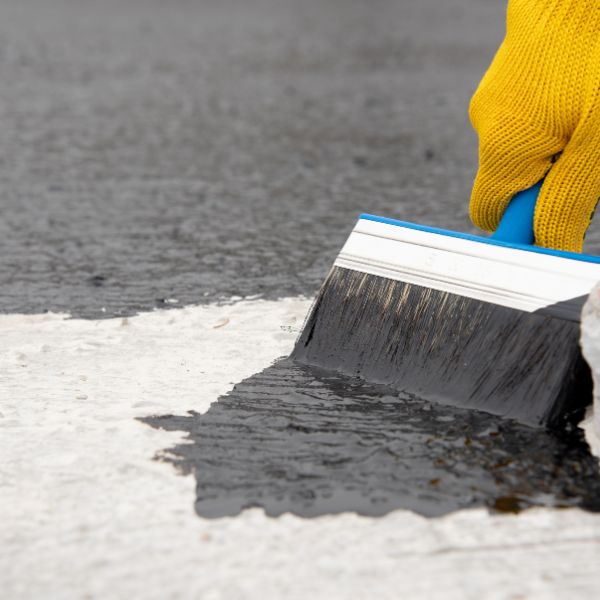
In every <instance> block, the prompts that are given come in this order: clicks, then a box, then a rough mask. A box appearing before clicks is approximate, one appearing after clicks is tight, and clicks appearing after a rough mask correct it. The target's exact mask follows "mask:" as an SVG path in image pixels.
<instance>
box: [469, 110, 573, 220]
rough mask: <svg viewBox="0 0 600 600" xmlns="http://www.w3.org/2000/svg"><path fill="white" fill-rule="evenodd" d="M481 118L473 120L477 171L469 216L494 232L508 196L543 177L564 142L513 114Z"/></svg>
mask: <svg viewBox="0 0 600 600" xmlns="http://www.w3.org/2000/svg"><path fill="white" fill-rule="evenodd" d="M482 120H483V123H481V121H482ZM482 120H480V122H479V123H477V129H478V133H479V171H478V172H477V177H476V178H475V183H474V184H473V191H472V193H471V203H470V206H469V216H470V217H471V220H472V221H473V223H474V224H475V225H476V226H477V227H479V228H481V229H484V230H486V231H495V230H496V228H497V227H498V224H499V223H500V219H501V218H502V215H503V213H504V210H505V209H506V207H507V206H508V203H509V202H510V200H511V198H512V197H513V196H514V195H515V194H516V193H517V192H520V191H522V190H525V189H527V188H529V187H531V186H532V185H534V184H535V183H537V182H538V181H540V179H542V178H543V177H544V175H545V174H546V173H547V171H548V170H549V169H550V167H551V164H552V160H553V157H554V156H555V155H556V154H557V153H559V152H560V151H561V150H562V149H563V147H564V145H565V143H564V141H563V140H559V139H557V138H554V137H552V136H549V135H545V134H544V133H542V132H539V131H537V130H535V131H534V130H533V129H532V128H531V127H528V126H527V125H525V124H524V123H521V122H520V121H519V120H518V119H516V118H514V117H509V118H505V119H498V118H490V117H489V116H488V117H486V118H485V119H482ZM488 123H490V125H488Z"/></svg>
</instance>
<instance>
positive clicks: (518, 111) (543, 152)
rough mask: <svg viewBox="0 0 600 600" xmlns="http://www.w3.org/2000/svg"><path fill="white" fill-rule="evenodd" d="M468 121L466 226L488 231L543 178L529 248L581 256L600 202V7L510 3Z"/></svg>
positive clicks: (580, 2)
mask: <svg viewBox="0 0 600 600" xmlns="http://www.w3.org/2000/svg"><path fill="white" fill-rule="evenodd" d="M469 114H470V117H471V122H472V124H473V127H474V128H475V130H476V131H477V133H478V134H479V171H478V173H477V177H476V179H475V183H474V186H473V192H472V196H471V205H470V209H469V212H470V216H471V219H472V221H473V223H475V225H477V226H478V227H480V228H482V229H485V230H487V231H494V230H495V229H496V228H497V226H498V223H499V222H500V219H501V217H502V214H503V212H504V210H505V208H506V206H507V205H508V203H509V201H510V199H511V198H512V197H513V196H514V195H515V194H516V193H517V192H519V191H521V190H524V189H526V188H528V187H530V186H532V185H533V184H535V183H537V182H538V181H539V180H540V179H542V178H543V177H544V175H547V176H546V179H545V181H544V185H543V187H542V191H541V193H540V196H539V200H538V203H537V205H536V211H535V223H534V230H535V240H536V244H538V245H539V246H545V247H548V248H558V249H561V250H570V251H575V252H581V251H582V248H583V238H584V236H585V232H586V230H587V228H588V226H589V223H590V220H591V217H592V214H593V212H594V209H595V206H596V203H597V201H598V198H599V197H600V0H510V1H509V4H508V17H507V29H506V37H505V39H504V41H503V43H502V45H501V46H500V49H499V50H498V52H497V54H496V56H495V57H494V60H493V62H492V64H491V66H490V68H489V70H488V71H487V73H486V74H485V76H484V77H483V79H482V81H481V83H480V85H479V88H478V89H477V91H476V93H475V95H474V96H473V99H472V100H471V106H470V110H469ZM550 167H552V168H550Z"/></svg>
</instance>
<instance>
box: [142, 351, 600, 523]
mask: <svg viewBox="0 0 600 600" xmlns="http://www.w3.org/2000/svg"><path fill="white" fill-rule="evenodd" d="M141 420H142V421H143V422H145V423H147V424H149V425H152V426H153V427H156V428H161V429H166V430H169V431H180V432H185V433H186V434H187V435H186V437H185V439H184V440H183V441H182V442H181V443H179V444H177V445H175V446H173V447H171V448H169V449H168V450H167V451H166V452H165V453H164V455H163V459H164V460H167V461H169V462H171V463H173V464H174V465H175V466H176V467H177V468H178V469H179V470H180V471H181V472H182V473H193V475H194V476H195V478H196V495H197V498H196V502H195V508H196V512H197V514H198V515H200V516H202V517H206V518H218V517H227V516H234V515H237V514H239V513H240V512H241V511H243V510H245V509H249V508H253V507H260V508H262V509H264V511H265V512H266V513H267V514H268V515H270V516H273V517H275V516H280V515H282V514H284V513H293V514H296V515H299V516H303V517H317V516H322V515H326V514H335V513H340V512H356V513H358V514H361V515H368V516H382V515H384V514H387V513H389V512H390V511H393V510H395V509H400V508H402V509H408V510H411V511H414V512H416V513H418V514H421V515H424V516H427V517H439V516H440V515H443V514H446V513H449V512H452V511H456V510H459V509H465V508H476V507H485V508H487V509H489V510H490V511H492V512H502V513H506V512H509V513H513V512H519V511H521V510H524V509H528V508H532V507H541V506H546V507H555V508H567V507H580V508H584V509H587V510H591V511H594V512H597V511H600V469H599V464H598V460H597V458H596V457H594V456H592V455H591V454H590V452H589V448H588V446H587V443H586V442H585V440H584V439H583V432H582V431H581V430H580V429H578V428H571V429H568V430H566V431H563V432H554V433H552V432H549V431H545V430H540V429H537V428H532V427H528V426H525V425H521V424H519V423H517V422H515V421H511V420H507V419H503V418H501V417H497V416H493V415H490V414H487V413H483V412H479V411H474V410H465V409H459V408H453V407H449V406H444V405H441V404H438V403H432V402H429V401H427V400H424V399H421V398H418V397H415V396H413V395H409V394H406V393H402V392H398V391H395V390H393V389H391V388H389V387H385V386H381V385H373V384H369V383H366V382H364V381H361V380H359V379H353V378H350V377H345V376H343V375H339V374H334V373H332V372H329V371H325V370H320V369H317V368H315V367H308V366H306V365H301V364H299V363H297V362H294V361H292V360H290V359H286V360H282V361H280V362H278V363H276V364H275V365H273V366H272V367H269V368H267V369H266V370H264V371H262V372H261V373H259V374H257V375H253V376H252V377H250V378H248V379H246V380H244V381H243V382H241V383H239V384H237V385H236V386H235V387H234V389H233V390H232V391H231V392H230V393H229V394H227V395H225V396H223V397H221V398H220V399H219V400H218V401H217V402H215V403H214V404H212V406H211V407H210V408H209V410H208V411H207V412H206V413H204V414H199V413H197V412H194V411H191V412H190V413H188V414H187V415H179V416H178V415H164V416H157V417H149V418H143V419H141Z"/></svg>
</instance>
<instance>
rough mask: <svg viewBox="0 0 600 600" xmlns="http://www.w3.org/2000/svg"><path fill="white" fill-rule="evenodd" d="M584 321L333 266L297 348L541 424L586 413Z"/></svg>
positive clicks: (417, 390)
mask: <svg viewBox="0 0 600 600" xmlns="http://www.w3.org/2000/svg"><path fill="white" fill-rule="evenodd" d="M579 329H580V328H579V323H576V322H573V321H568V320H562V319H560V318H557V317H551V316H548V315H547V314H539V313H529V312H525V311H522V310H517V309H512V308H507V307H504V306H499V305H496V304H492V303H488V302H483V301H480V300H473V299H471V298H466V297H463V296H459V295H455V294H450V293H447V292H441V291H437V290H433V289H429V288H425V287H420V286H416V285H411V284H407V283H403V282H400V281H395V280H392V279H386V278H384V277H379V276H375V275H369V274H366V273H361V272H358V271H353V270H349V269H344V268H341V267H334V268H333V269H332V270H331V272H330V274H329V276H328V278H327V280H326V281H325V283H324V285H323V287H322V288H321V291H320V293H319V295H318V297H317V300H316V301H315V304H314V306H313V308H312V311H311V313H310V315H309V317H308V319H307V322H306V324H305V327H304V330H303V332H302V334H301V335H300V337H299V339H298V342H297V344H296V347H295V349H294V352H293V354H292V358H294V359H295V360H297V361H299V362H302V363H306V364H312V365H318V366H321V367H324V368H326V369H331V370H334V371H338V372H341V373H345V374H348V375H352V376H358V377H361V378H362V379H365V380H367V381H371V382H374V383H384V384H387V385H391V386H393V387H395V388H397V389H400V390H403V391H406V392H409V393H413V394H418V395H419V396H422V397H425V398H428V399H431V400H437V401H439V402H443V403H445V404H451V405H454V406H460V407H468V408H474V409H478V410H482V411H486V412H490V413H494V414H499V415H502V416H505V417H508V418H514V419H517V420H519V421H521V422H523V423H527V424H530V425H536V426H547V427H559V426H564V425H565V424H566V423H569V422H574V421H576V420H578V419H580V418H581V416H582V414H583V410H584V408H585V406H586V405H587V404H588V403H589V401H590V399H591V390H592V382H591V375H590V372H589V368H588V367H587V364H586V363H585V361H584V360H583V358H582V356H581V353H580V350H579V343H578V342H579V333H580V331H579Z"/></svg>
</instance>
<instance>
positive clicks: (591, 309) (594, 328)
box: [581, 283, 600, 456]
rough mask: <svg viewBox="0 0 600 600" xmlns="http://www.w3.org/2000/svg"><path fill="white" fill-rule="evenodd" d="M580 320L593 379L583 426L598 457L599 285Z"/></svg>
mask: <svg viewBox="0 0 600 600" xmlns="http://www.w3.org/2000/svg"><path fill="white" fill-rule="evenodd" d="M581 320H582V323H581V348H582V351H583V354H584V356H585V358H586V360H587V362H588V364H589V365H590V367H591V369H592V377H593V379H594V406H593V408H592V409H591V410H590V411H588V417H587V419H586V420H585V421H584V425H583V426H584V429H585V431H586V434H587V438H588V441H589V444H590V446H591V448H592V450H593V451H594V453H595V454H596V455H598V456H600V283H599V284H598V285H597V286H596V287H595V289H594V290H592V292H591V294H590V296H589V298H588V300H587V302H586V304H585V306H584V307H583V312H582V315H581Z"/></svg>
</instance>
